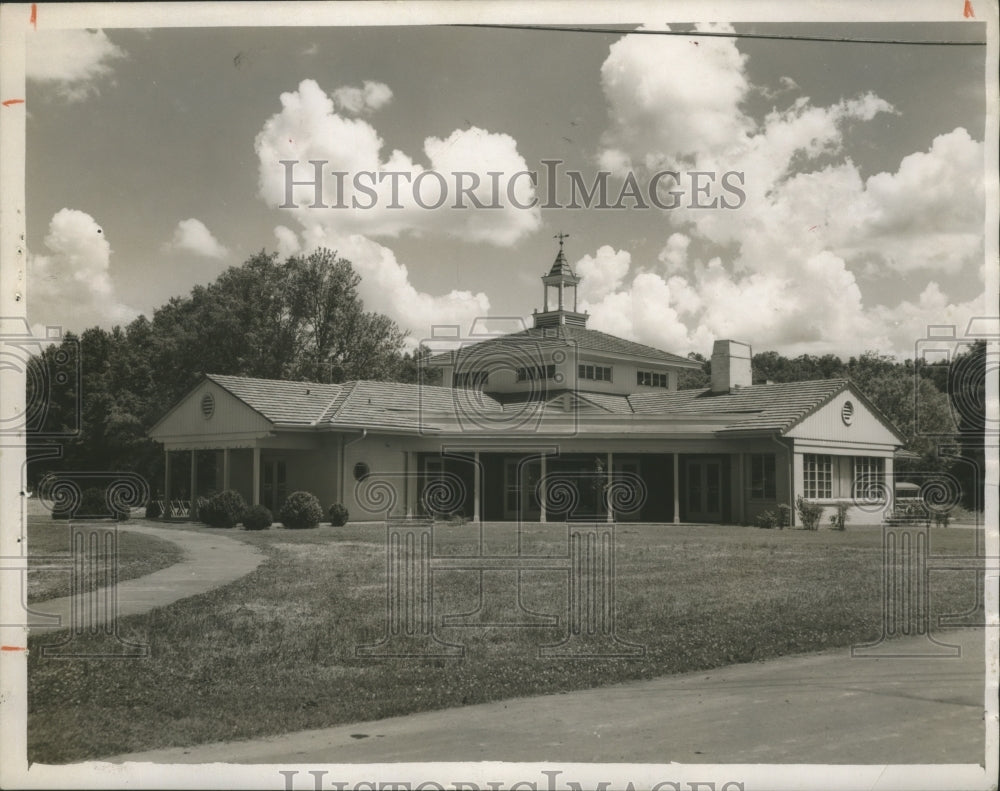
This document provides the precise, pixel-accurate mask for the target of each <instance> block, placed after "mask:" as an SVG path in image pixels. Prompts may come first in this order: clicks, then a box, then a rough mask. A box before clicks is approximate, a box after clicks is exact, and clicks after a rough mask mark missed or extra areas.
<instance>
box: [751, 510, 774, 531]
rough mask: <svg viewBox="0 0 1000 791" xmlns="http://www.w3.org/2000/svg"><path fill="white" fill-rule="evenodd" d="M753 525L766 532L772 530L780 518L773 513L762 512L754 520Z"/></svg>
mask: <svg viewBox="0 0 1000 791" xmlns="http://www.w3.org/2000/svg"><path fill="white" fill-rule="evenodd" d="M753 523H754V524H755V525H757V527H763V528H764V529H766V530H771V529H772V528H774V526H775V525H777V524H778V517H776V516H775V515H774V513H772V512H771V511H761V512H760V513H759V514H757V516H756V517H755V518H754V520H753Z"/></svg>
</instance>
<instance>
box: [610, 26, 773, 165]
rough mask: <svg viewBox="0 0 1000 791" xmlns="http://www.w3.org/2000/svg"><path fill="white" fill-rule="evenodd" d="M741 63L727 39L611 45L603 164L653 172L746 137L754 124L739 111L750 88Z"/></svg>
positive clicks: (630, 39) (631, 40) (639, 39)
mask: <svg viewBox="0 0 1000 791" xmlns="http://www.w3.org/2000/svg"><path fill="white" fill-rule="evenodd" d="M643 29H655V26H654V27H652V28H650V27H646V28H643ZM661 29H663V30H669V29H670V27H669V26H668V25H664V26H662V28H661ZM698 29H699V30H717V31H724V30H729V29H730V28H727V27H720V26H715V25H707V26H706V25H700V26H698ZM746 59H747V58H746V56H745V55H743V54H741V53H740V52H739V50H738V49H737V48H736V44H735V43H734V41H733V40H732V39H726V38H705V39H699V40H698V42H697V46H695V43H694V41H693V40H691V39H686V38H683V37H677V36H626V37H624V38H622V39H620V40H618V41H617V42H615V43H614V44H612V45H611V48H610V53H609V54H608V57H607V59H606V60H605V61H604V64H603V65H602V66H601V86H602V88H603V90H604V95H605V98H606V99H607V102H608V114H609V117H610V122H611V123H610V128H609V129H608V131H607V133H606V134H605V137H604V149H605V150H604V152H603V155H602V164H603V165H604V166H605V167H608V168H611V166H612V165H614V164H615V163H617V164H619V165H620V164H621V163H622V162H623V161H628V162H631V163H632V164H633V165H634V166H639V165H645V166H647V167H657V166H658V165H661V164H667V163H675V162H678V161H680V160H685V159H691V158H698V157H700V156H702V155H704V154H706V153H710V152H713V151H717V150H719V149H721V148H726V147H729V146H731V145H732V144H733V142H734V141H739V140H741V139H742V138H744V137H746V136H747V135H749V134H750V133H751V132H752V131H753V128H754V124H753V122H752V120H751V119H750V118H748V117H747V116H746V115H744V114H743V112H741V110H740V105H741V104H742V102H743V101H744V99H745V98H746V97H747V94H748V93H749V92H750V88H751V86H750V81H749V79H748V78H747V76H746V74H745V69H744V66H745V63H746Z"/></svg>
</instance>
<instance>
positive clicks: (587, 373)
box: [577, 365, 611, 382]
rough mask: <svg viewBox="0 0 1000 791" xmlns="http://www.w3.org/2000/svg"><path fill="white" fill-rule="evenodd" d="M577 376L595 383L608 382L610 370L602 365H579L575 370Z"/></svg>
mask: <svg viewBox="0 0 1000 791" xmlns="http://www.w3.org/2000/svg"><path fill="white" fill-rule="evenodd" d="M577 376H578V377H579V378H580V379H591V380H593V381H595V382H610V381H611V368H609V367H606V366H602V365H581V366H580V367H579V369H578V370H577Z"/></svg>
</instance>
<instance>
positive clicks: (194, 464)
mask: <svg viewBox="0 0 1000 791" xmlns="http://www.w3.org/2000/svg"><path fill="white" fill-rule="evenodd" d="M197 489H198V451H196V450H193V451H191V488H190V490H189V497H190V498H191V509H192V512H193V511H194V502H195V500H197V499H198V492H197Z"/></svg>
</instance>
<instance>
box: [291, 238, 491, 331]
mask: <svg viewBox="0 0 1000 791" xmlns="http://www.w3.org/2000/svg"><path fill="white" fill-rule="evenodd" d="M274 232H275V236H276V238H277V239H278V251H279V254H282V255H295V254H303V255H307V254H308V253H310V252H312V251H313V250H316V249H317V248H319V247H326V248H329V249H331V250H336V251H337V253H338V254H339V255H341V256H343V257H344V258H346V259H348V260H349V261H350V262H351V264H352V265H353V267H354V269H355V271H356V272H357V273H358V274H359V275H361V283H360V285H359V286H358V293H359V295H360V296H361V298H362V300H364V303H365V309H366V310H373V311H376V312H378V313H384V314H385V315H387V316H389V317H391V318H392V319H393V320H394V321H396V323H397V324H399V325H400V326H401V327H402V328H403V329H404V330H407V331H408V332H410V338H409V341H410V343H411V344H416V343H417V342H419V341H420V340H421V339H423V338H427V337H429V335H430V333H431V331H432V328H433V327H434V326H435V325H442V324H447V325H456V324H457V325H458V326H460V327H462V329H463V331H464V330H467V329H468V328H469V327H471V326H472V323H473V322H474V321H475V320H476V319H478V318H481V317H483V316H487V315H488V314H489V310H490V301H489V298H488V297H487V296H486V294H484V293H482V292H477V293H473V292H471V291H459V290H457V289H453V290H452V291H450V292H448V293H446V294H440V295H432V294H427V293H425V292H422V291H419V290H418V289H417V288H415V287H414V286H413V285H412V284H411V283H410V274H409V270H408V269H407V267H406V265H405V264H403V263H400V262H399V261H398V260H397V259H396V254H395V253H394V252H393V251H392V250H390V249H389V248H388V247H385V246H383V245H381V244H379V243H378V242H375V241H373V240H371V239H368V238H367V237H365V236H362V235H361V234H338V233H335V232H331V231H327V230H326V229H324V228H322V227H320V226H318V225H316V226H312V227H310V228H308V229H306V230H305V231H303V233H302V236H301V238H300V237H299V235H298V234H296V233H295V232H294V231H292V230H290V229H289V228H287V227H285V226H278V227H277V228H275V229H274Z"/></svg>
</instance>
